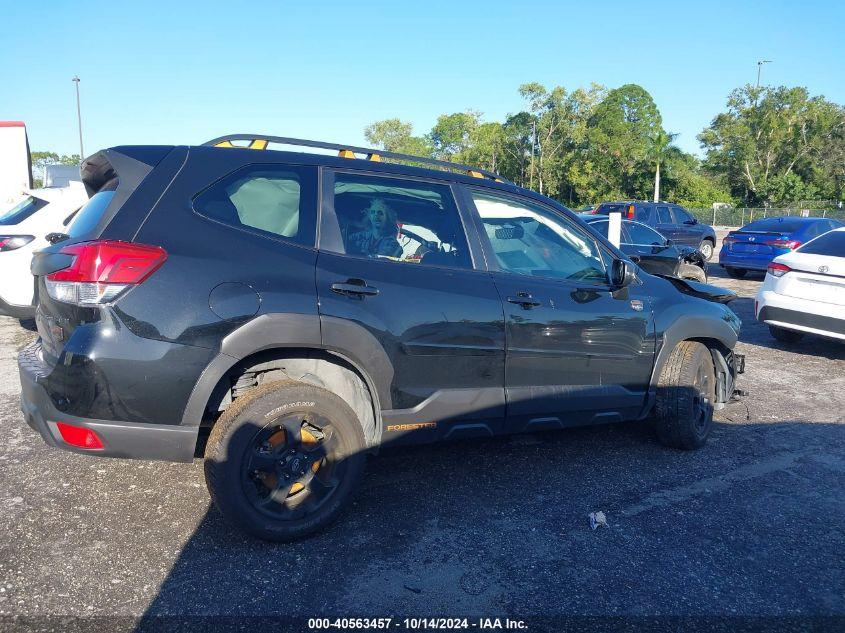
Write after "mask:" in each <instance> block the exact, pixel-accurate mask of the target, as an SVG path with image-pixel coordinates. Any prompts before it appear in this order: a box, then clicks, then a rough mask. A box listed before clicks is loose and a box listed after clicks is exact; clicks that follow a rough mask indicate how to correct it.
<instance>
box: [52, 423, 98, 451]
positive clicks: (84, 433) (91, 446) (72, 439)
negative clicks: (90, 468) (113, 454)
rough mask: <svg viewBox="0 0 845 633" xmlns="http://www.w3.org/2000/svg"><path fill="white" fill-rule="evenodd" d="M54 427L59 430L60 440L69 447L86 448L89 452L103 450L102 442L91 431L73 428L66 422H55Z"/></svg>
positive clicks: (79, 427)
mask: <svg viewBox="0 0 845 633" xmlns="http://www.w3.org/2000/svg"><path fill="white" fill-rule="evenodd" d="M56 427H57V428H58V429H59V434H60V435H61V436H62V439H63V440H64V441H65V442H67V443H68V444H70V445H71V446H76V447H77V448H86V449H88V450H90V451H96V450H101V449H102V448H103V442H102V440H100V438H99V437H98V436H97V434H96V433H94V431H92V430H91V429H86V428H84V427H81V426H73V425H72V424H67V423H66V422H56Z"/></svg>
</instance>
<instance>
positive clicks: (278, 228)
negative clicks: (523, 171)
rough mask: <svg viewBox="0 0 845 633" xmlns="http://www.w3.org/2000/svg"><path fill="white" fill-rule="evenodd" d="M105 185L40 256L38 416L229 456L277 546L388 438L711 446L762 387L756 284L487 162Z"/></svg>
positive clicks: (280, 157) (210, 458) (135, 152)
mask: <svg viewBox="0 0 845 633" xmlns="http://www.w3.org/2000/svg"><path fill="white" fill-rule="evenodd" d="M271 143H273V144H279V145H283V146H293V145H298V146H300V147H305V148H309V149H311V148H319V149H320V150H327V149H328V150H334V151H338V153H339V155H338V156H328V155H324V154H320V153H305V152H302V151H298V152H297V151H276V150H269V149H267V148H268V145H269V144H271ZM256 150H262V151H256ZM358 156H360V157H361V158H358ZM364 157H366V158H364ZM403 162H404V163H407V162H412V163H414V165H415V166H410V165H405V164H402V163H403ZM418 165H425V166H426V167H428V168H421V167H419V166H418ZM82 173H83V179H84V182H85V185H86V187H87V188H88V191H89V193H90V194H91V200H90V201H89V202H88V204H87V205H86V206H85V207H84V208H83V209H82V210H81V211H80V213H79V215H78V216H77V218H76V219H75V221H74V222H73V224H72V225H71V226H70V228H69V229H68V234H67V235H54V236H53V240H54V241H55V242H56V243H55V244H54V245H52V246H50V247H48V248H46V249H45V250H43V251H40V252H39V253H37V254H36V256H35V257H34V259H33V263H32V271H33V274H34V275H36V278H37V309H36V323H37V326H38V332H39V335H40V337H39V339H38V340H37V341H36V342H35V343H34V344H32V345H30V346H29V347H27V348H25V349H24V350H23V351H22V352H21V354H20V358H19V365H20V373H21V383H22V389H23V393H22V409H23V412H24V416H25V418H26V420H27V422H28V424H29V425H30V426H32V427H33V428H34V429H36V430H37V431H38V432H39V433H40V434H41V435H42V437H43V438H44V440H45V441H46V442H47V443H49V444H50V445H53V446H58V447H61V448H65V449H68V450H72V451H76V452H80V453H86V454H90V455H103V456H111V457H132V458H143V459H164V460H178V461H189V460H192V459H193V458H194V457H195V456H197V455H198V456H204V458H205V473H206V479H207V483H208V487H209V490H210V493H211V496H212V498H213V500H214V502H215V504H216V505H217V507H218V508H219V509H220V510H221V511H222V513H223V514H224V515H225V516H226V518H228V519H229V520H230V521H232V522H233V523H235V524H236V525H238V526H240V527H241V528H243V529H244V530H246V531H247V532H249V533H251V534H253V535H256V536H258V537H261V538H266V539H272V540H290V539H295V538H299V537H302V536H304V535H306V534H308V533H311V532H313V531H315V530H317V529H319V528H321V527H323V526H324V525H326V524H327V523H328V522H330V521H331V520H332V519H334V518H335V517H336V516H337V515H338V514H339V512H340V511H341V510H342V508H343V507H344V506H345V505H346V503H347V502H348V501H349V499H350V497H351V495H352V493H353V490H354V489H355V486H356V484H357V482H358V480H359V479H360V477H361V474H362V471H363V467H364V462H365V456H366V454H367V453H368V452H372V451H374V450H376V449H377V448H378V447H379V446H381V445H386V444H392V443H400V442H406V443H408V442H433V441H437V440H442V439H452V438H459V437H468V436H491V435H497V434H503V433H515V432H522V431H531V430H536V429H550V428H562V427H567V426H573V425H580V424H593V423H597V422H617V421H627V420H640V419H644V418H647V417H648V418H651V419H652V420H653V425H654V428H655V430H656V433H657V435H658V437H659V438H660V440H661V441H663V442H664V443H665V444H667V445H668V446H672V447H676V448H682V449H693V448H697V447H700V446H702V445H703V444H704V443H705V441H706V440H707V437H708V434H709V433H710V431H711V426H712V416H713V410H714V409H717V408H719V407H721V406H723V405H724V404H725V403H726V402H728V401H729V400H730V399H731V397H732V396H733V394H734V391H735V389H734V384H735V379H736V376H737V374H738V373H741V371H742V365H743V362H742V360H743V359H742V358H741V357H739V356H738V355H737V354H735V353H734V352H733V349H734V346H735V344H736V342H737V335H738V332H739V328H740V322H739V319H738V318H737V317H736V315H735V314H734V313H733V312H732V311H731V310H730V309H729V308H728V307H727V306H726V305H725V304H726V303H727V302H728V301H729V300H730V299H731V298H732V297H733V295H732V293H730V292H729V291H725V290H722V289H720V288H715V287H713V286H707V285H704V284H699V283H695V282H691V281H683V280H680V279H669V278H660V277H656V276H652V275H649V274H648V273H645V272H644V271H642V270H641V269H639V268H638V267H637V265H635V264H634V263H633V262H632V261H631V260H630V259H629V258H627V257H626V256H625V255H624V254H623V253H622V252H620V251H619V250H617V249H616V248H614V247H613V246H612V245H611V244H610V243H608V242H607V241H606V240H605V239H603V238H602V237H600V236H597V235H595V234H594V233H593V232H591V231H590V230H589V229H588V228H587V226H586V225H585V224H584V223H583V221H582V220H580V219H578V218H577V217H576V216H575V215H573V214H572V213H571V212H570V211H569V210H568V209H566V208H564V207H562V206H561V205H559V204H558V203H556V202H554V201H552V200H549V199H547V198H545V197H543V196H540V195H537V194H535V193H533V192H531V191H527V190H525V189H522V188H519V187H516V186H515V185H513V184H511V183H509V182H506V181H504V180H503V179H501V178H500V177H499V176H497V175H496V174H492V173H490V172H487V171H483V170H480V169H476V168H472V167H467V166H461V165H456V164H452V163H444V162H440V161H435V160H429V159H423V158H419V157H411V156H404V155H398V154H391V153H389V152H379V151H378V150H369V149H365V148H356V147H347V146H340V145H333V144H329V143H320V142H315V141H302V140H298V139H288V138H278V137H263V138H255V137H253V136H250V135H234V136H229V137H223V138H220V139H215V140H214V141H211V142H209V143H208V144H206V145H205V146H198V147H172V146H166V147H165V146H143V147H135V146H133V147H115V148H112V149H107V150H103V151H101V152H99V153H97V154H95V155H94V156H92V157H90V158H88V159H87V160H86V161H85V162H84V165H83V168H82Z"/></svg>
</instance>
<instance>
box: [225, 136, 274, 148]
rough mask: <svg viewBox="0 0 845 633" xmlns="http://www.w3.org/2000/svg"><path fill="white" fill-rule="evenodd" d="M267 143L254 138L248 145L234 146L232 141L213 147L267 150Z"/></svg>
mask: <svg viewBox="0 0 845 633" xmlns="http://www.w3.org/2000/svg"><path fill="white" fill-rule="evenodd" d="M267 145H269V141H265V140H264V139H263V138H256V139H253V140H252V141H250V142H249V145H235V144H234V143H232V141H222V142H220V143H217V144H216V145H215V146H214V147H235V148H238V149H267Z"/></svg>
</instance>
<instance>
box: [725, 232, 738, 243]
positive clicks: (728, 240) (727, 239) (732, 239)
mask: <svg viewBox="0 0 845 633" xmlns="http://www.w3.org/2000/svg"><path fill="white" fill-rule="evenodd" d="M736 241H737V238H736V237H735V236H733V235H730V234H728V235H726V236H725V237H724V239H723V240H722V244H733V243H734V242H736Z"/></svg>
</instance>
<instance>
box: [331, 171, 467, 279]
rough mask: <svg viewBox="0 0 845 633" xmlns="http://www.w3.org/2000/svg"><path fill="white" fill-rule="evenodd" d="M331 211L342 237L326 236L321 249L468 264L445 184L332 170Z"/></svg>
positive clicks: (457, 217)
mask: <svg viewBox="0 0 845 633" xmlns="http://www.w3.org/2000/svg"><path fill="white" fill-rule="evenodd" d="M334 212H335V216H336V217H337V224H338V226H337V228H338V229H339V231H340V240H338V241H335V242H334V243H330V242H329V240H324V242H325V246H324V245H323V242H321V248H326V250H330V251H334V252H338V253H340V254H342V255H351V256H353V257H365V258H368V259H379V260H385V261H392V262H396V263H400V264H417V265H419V264H423V265H428V266H446V267H450V268H472V259H471V257H470V254H469V247H468V245H467V240H466V235H465V234H464V228H463V224H462V222H461V219H460V215H459V213H458V208H457V205H456V204H455V199H454V196H453V195H452V190H451V188H450V187H449V186H448V185H444V184H440V183H434V182H427V181H422V180H411V179H404V178H392V177H386V176H385V177H382V176H370V175H365V174H354V173H344V172H336V173H335V183H334Z"/></svg>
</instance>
